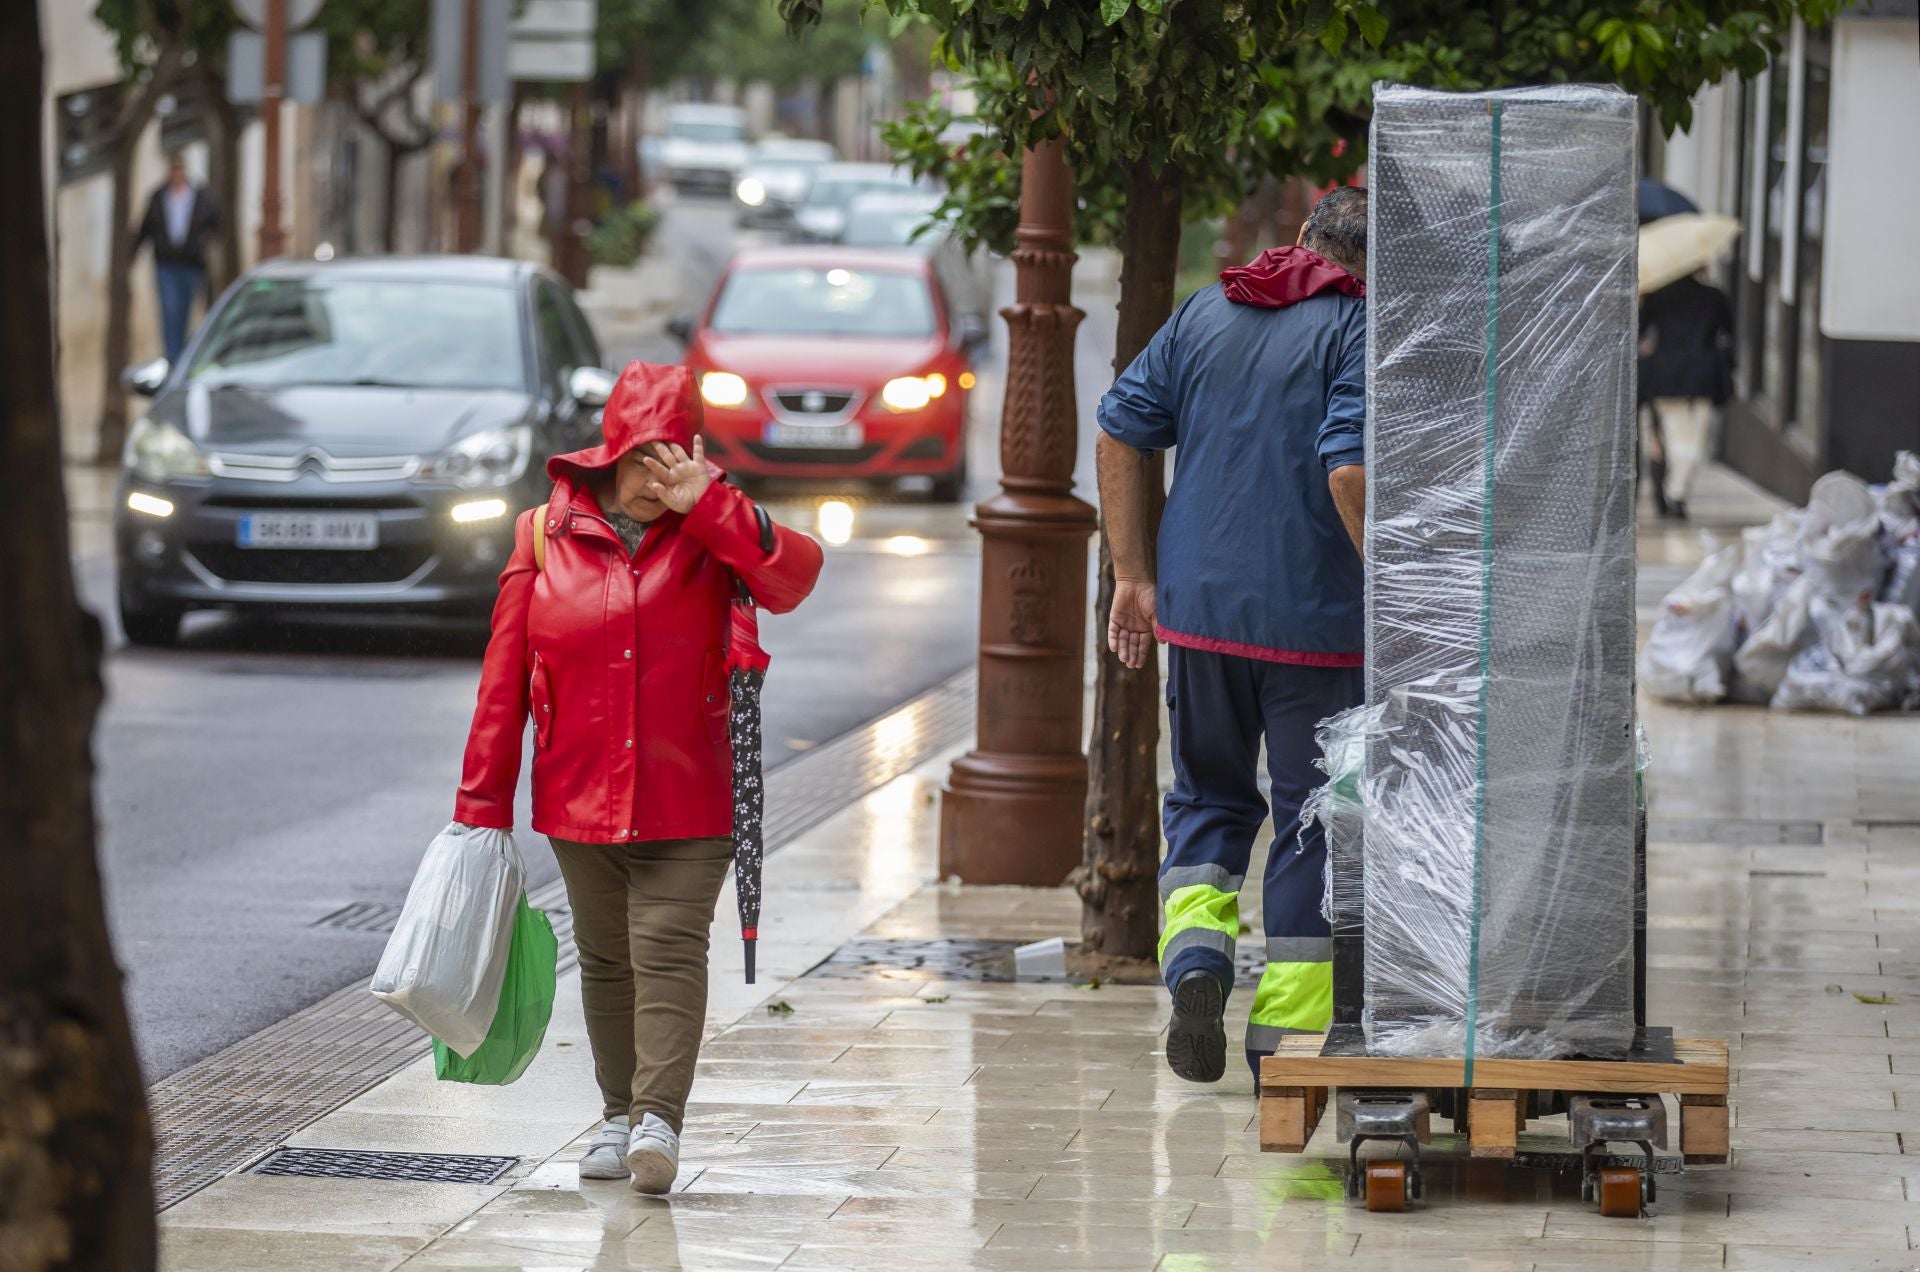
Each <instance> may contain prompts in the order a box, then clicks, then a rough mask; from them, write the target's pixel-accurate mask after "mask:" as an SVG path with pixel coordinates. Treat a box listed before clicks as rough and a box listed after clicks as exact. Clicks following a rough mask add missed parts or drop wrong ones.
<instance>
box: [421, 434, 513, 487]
mask: <svg viewBox="0 0 1920 1272" xmlns="http://www.w3.org/2000/svg"><path fill="white" fill-rule="evenodd" d="M532 454H533V428H532V426H530V425H527V424H515V425H513V426H512V427H510V428H502V429H495V430H494V431H492V432H490V433H475V434H474V435H473V436H472V437H463V438H461V439H460V440H459V441H457V442H455V443H454V444H453V445H452V446H450V447H448V448H447V449H446V450H444V451H442V452H441V453H440V454H438V455H434V456H431V457H429V458H428V459H426V460H423V461H422V462H421V464H420V479H421V480H422V481H446V482H452V483H453V484H454V485H456V486H464V487H467V488H469V489H472V488H474V487H479V486H505V485H508V484H509V483H511V482H514V481H517V480H519V478H520V475H521V474H522V473H524V472H526V471H527V460H528V459H529V458H531V457H532Z"/></svg>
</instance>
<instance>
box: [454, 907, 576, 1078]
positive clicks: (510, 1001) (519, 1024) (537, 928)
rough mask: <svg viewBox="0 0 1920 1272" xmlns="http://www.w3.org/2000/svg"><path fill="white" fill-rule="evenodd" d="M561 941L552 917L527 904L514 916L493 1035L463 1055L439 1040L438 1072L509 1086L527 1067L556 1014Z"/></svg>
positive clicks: (495, 1013)
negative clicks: (465, 1055) (554, 1008)
mask: <svg viewBox="0 0 1920 1272" xmlns="http://www.w3.org/2000/svg"><path fill="white" fill-rule="evenodd" d="M559 959H560V943H559V942H558V941H556V940H555V939H554V936H553V924H552V923H551V922H549V921H548V919H547V916H546V915H545V914H544V913H543V912H542V911H539V910H536V909H534V908H533V907H532V906H530V905H528V904H527V894H526V893H524V892H523V893H521V894H520V908H519V909H518V910H517V911H516V912H515V914H514V916H513V945H512V946H511V947H510V948H509V950H508V951H507V978H506V980H505V981H504V982H502V983H501V986H500V1006H499V1007H498V1008H497V1009H496V1010H495V1011H494V1014H493V1025H492V1026H491V1027H490V1028H489V1029H488V1030H487V1040H486V1041H485V1042H483V1043H481V1044H480V1046H479V1047H478V1048H477V1049H476V1050H475V1051H474V1053H473V1054H472V1055H470V1056H467V1057H465V1058H462V1057H461V1056H460V1055H459V1054H458V1053H457V1052H454V1051H451V1050H449V1049H448V1047H447V1044H446V1043H444V1042H441V1041H440V1040H439V1039H435V1040H434V1043H433V1076H435V1077H436V1078H439V1079H440V1080H441V1081H443V1082H474V1083H478V1084H480V1085H481V1086H505V1085H506V1084H507V1083H509V1082H512V1081H513V1080H514V1079H515V1078H518V1077H519V1076H520V1075H521V1074H523V1073H525V1072H526V1071H527V1066H528V1065H529V1064H532V1063H533V1058H534V1056H536V1055H538V1054H539V1052H540V1043H541V1041H542V1040H543V1039H545V1038H546V1036H547V1021H548V1020H549V1019H550V1018H551V1017H552V1016H553V987H554V981H555V979H556V976H555V967H556V965H557V964H558V962H559Z"/></svg>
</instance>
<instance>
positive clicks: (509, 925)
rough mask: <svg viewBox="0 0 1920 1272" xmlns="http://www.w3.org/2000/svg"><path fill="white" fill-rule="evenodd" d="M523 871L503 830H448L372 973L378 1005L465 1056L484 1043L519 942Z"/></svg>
mask: <svg viewBox="0 0 1920 1272" xmlns="http://www.w3.org/2000/svg"><path fill="white" fill-rule="evenodd" d="M526 874H527V871H526V866H525V864H524V863H522V861H521V860H520V849H519V848H518V847H517V846H516V845H515V844H514V842H513V836H512V835H511V834H509V833H508V832H506V831H504V830H489V829H487V828H485V827H469V826H461V825H459V824H458V823H455V824H453V825H449V826H448V827H447V828H446V829H445V830H443V831H441V832H440V833H439V834H438V835H437V836H435V837H434V840H433V842H432V843H431V844H429V845H427V855H426V856H425V857H423V858H421V860H420V869H419V870H417V871H415V872H414V876H413V886H411V887H410V888H408V889H407V902H406V904H405V905H404V906H403V907H401V910H400V919H399V922H398V923H397V924H396V925H395V926H394V929H393V935H392V936H391V937H389V938H388V939H387V948H386V952H385V953H383V954H381V956H380V966H379V968H378V969H376V970H375V971H374V973H373V985H372V989H373V996H374V997H375V998H378V999H379V1000H380V1001H381V1002H383V1003H385V1004H386V1005H387V1006H389V1007H391V1008H393V1009H394V1010H395V1011H397V1012H399V1013H400V1014H401V1015H402V1016H405V1017H406V1018H407V1019H408V1020H411V1021H413V1022H414V1023H415V1024H417V1025H419V1026H420V1027H421V1028H422V1029H424V1030H426V1031H427V1032H428V1033H430V1034H432V1035H433V1036H434V1037H435V1038H438V1039H439V1040H440V1041H441V1042H444V1043H445V1044H447V1047H448V1049H449V1050H451V1051H454V1052H456V1053H457V1054H459V1055H460V1056H461V1057H463V1058H464V1057H466V1056H470V1055H472V1054H473V1052H474V1050H475V1049H476V1048H478V1047H479V1046H480V1044H481V1043H482V1042H485V1041H486V1038H487V1030H488V1028H489V1027H491V1026H492V1024H493V1013H494V1010H495V1008H497V1007H498V1006H499V1005H500V982H501V981H502V980H503V979H504V978H505V977H506V973H507V950H508V947H509V946H511V945H512V943H513V914H514V906H515V905H516V903H518V901H519V900H520V892H521V889H522V888H524V887H525V885H526Z"/></svg>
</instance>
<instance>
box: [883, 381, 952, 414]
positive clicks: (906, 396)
mask: <svg viewBox="0 0 1920 1272" xmlns="http://www.w3.org/2000/svg"><path fill="white" fill-rule="evenodd" d="M946 391H947V378H946V377H945V376H943V375H940V374H938V373H937V372H936V373H935V374H933V375H903V376H900V377H899V378H897V379H893V380H888V381H887V383H886V385H885V386H884V387H883V388H882V389H881V390H880V401H881V404H882V405H884V406H885V407H886V408H887V409H888V410H889V411H918V410H920V409H921V408H922V407H924V406H926V404H927V403H929V402H931V401H933V399H935V398H937V397H939V396H940V395H941V394H942V393H945V392H946Z"/></svg>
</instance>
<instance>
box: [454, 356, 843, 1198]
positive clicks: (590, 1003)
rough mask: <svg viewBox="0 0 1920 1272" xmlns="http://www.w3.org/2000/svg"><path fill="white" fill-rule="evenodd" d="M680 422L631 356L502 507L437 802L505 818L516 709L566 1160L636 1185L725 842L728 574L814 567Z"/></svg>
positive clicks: (662, 1121) (766, 596) (666, 1174)
mask: <svg viewBox="0 0 1920 1272" xmlns="http://www.w3.org/2000/svg"><path fill="white" fill-rule="evenodd" d="M698 424H699V397H698V395H697V393H696V392H695V388H694V383H693V378H692V376H691V375H690V374H689V373H688V372H687V370H686V368H684V367H667V366H653V365H650V364H648V363H644V362H634V363H630V364H628V366H627V368H626V370H625V371H623V372H621V374H620V379H619V382H618V383H617V384H616V385H615V387H614V390H613V395H612V396H611V397H610V398H609V399H608V401H607V407H606V413H605V422H604V426H603V431H604V433H605V436H606V442H605V444H604V445H602V446H598V447H595V448H593V449H591V450H584V451H578V452H576V453H574V454H571V455H560V456H556V457H555V458H554V459H552V460H551V461H549V463H548V464H547V472H548V475H549V476H551V477H552V478H553V480H554V488H553V497H552V500H551V501H550V502H549V503H548V504H547V505H546V506H545V507H544V508H535V509H533V510H532V511H530V512H527V513H525V514H523V515H522V516H521V517H520V520H519V523H518V524H517V525H516V526H515V532H514V551H513V557H512V559H511V560H510V561H509V562H508V563H507V568H506V571H505V572H504V573H503V574H502V575H501V576H500V600H499V602H498V604H496V605H495V607H494V611H493V637H492V639H491V640H490V641H489V642H488V645H487V653H486V660H485V663H484V664H483V666H482V668H481V673H480V697H479V706H478V708H477V709H476V710H475V712H474V717H473V729H472V732H471V733H470V734H469V736H468V739H467V753H466V763H465V769H464V773H463V776H462V779H461V783H460V795H459V799H458V801H457V803H456V805H455V810H454V819H455V820H456V821H459V822H462V823H465V824H466V825H469V826H492V827H499V828H502V829H506V828H510V827H511V826H512V825H513V796H514V788H515V786H516V784H517V783H518V780H519V775H520V755H521V747H522V745H523V737H524V734H525V728H526V721H527V718H528V716H529V715H531V717H532V718H533V725H534V729H533V733H534V750H533V828H534V829H535V830H536V831H538V832H540V833H541V834H544V835H547V836H548V837H549V838H551V839H552V841H553V850H554V855H555V856H556V857H557V858H559V861H560V873H561V876H562V877H563V878H564V879H565V881H566V888H567V900H568V903H569V904H570V905H571V906H572V908H573V924H574V940H575V943H576V944H577V945H578V946H579V949H580V981H581V984H580V992H581V997H582V999H583V1000H584V1005H585V1013H586V1022H587V1035H588V1038H589V1041H590V1042H591V1043H592V1047H593V1061H594V1073H595V1076H596V1078H597V1079H598V1082H599V1085H600V1090H601V1095H602V1097H603V1099H604V1102H605V1117H606V1125H605V1126H604V1127H603V1128H602V1129H601V1131H600V1134H599V1135H598V1136H597V1137H596V1139H595V1140H594V1143H593V1146H592V1148H591V1149H590V1150H589V1152H588V1153H587V1155H586V1157H585V1158H584V1159H582V1161H581V1165H580V1174H581V1176H582V1177H583V1178H589V1179H619V1178H625V1177H626V1176H628V1175H629V1174H631V1175H632V1178H633V1186H634V1188H636V1189H638V1190H640V1191H643V1192H665V1191H666V1190H667V1189H668V1188H669V1187H670V1186H671V1185H672V1183H673V1178H674V1175H675V1174H676V1173H677V1170H678V1162H679V1132H680V1126H681V1120H682V1118H683V1116H684V1114H685V1111H686V1101H687V1092H688V1089H689V1088H690V1087H691V1086H692V1083H693V1071H694V1063H695V1061H696V1060H697V1059H698V1057H699V1051H700V1035H701V1030H702V1028H703V1027H704V1025H705V1023H706V1002H707V932H708V928H709V926H710V925H711V923H712V920H713V909H714V902H715V900H716V899H717V898H718V896H719V893H720V886H721V884H722V882H724V880H725V878H726V871H727V863H728V860H729V858H730V855H731V852H732V843H731V840H730V838H729V836H730V834H731V833H732V829H733V796H732V750H731V745H730V743H729V741H728V730H727V707H728V691H727V669H728V664H729V659H730V657H734V658H738V657H742V656H746V655H755V654H757V653H758V651H757V650H751V651H747V650H741V649H738V648H730V644H736V643H738V642H736V641H735V638H734V636H733V624H732V621H731V620H732V613H733V610H734V605H733V602H734V599H735V598H736V597H737V596H738V595H739V594H740V589H741V587H742V586H743V585H744V587H745V589H746V591H747V592H748V593H750V594H751V596H752V598H753V600H754V602H755V603H756V604H757V605H759V606H760V607H761V608H764V609H766V610H769V611H771V612H773V613H776V614H779V613H785V612H787V611H788V610H791V609H793V608H794V607H795V606H796V605H798V604H799V603H800V602H801V601H802V600H804V599H805V598H806V596H807V594H808V593H809V592H811V591H812V590H813V585H814V581H815V579H816V578H818V577H819V573H820V566H821V552H820V547H819V545H818V544H816V543H815V542H814V541H813V540H812V539H809V538H808V537H806V536H805V535H803V534H797V533H795V532H793V531H791V530H786V529H783V528H780V527H778V526H775V525H773V523H772V522H771V521H770V520H769V519H767V517H766V514H765V513H764V512H763V511H761V510H760V509H759V508H758V507H757V506H756V505H755V504H753V503H752V501H750V500H749V499H747V497H746V496H745V495H743V494H741V493H740V491H739V490H737V489H735V488H734V487H732V486H730V485H728V484H726V482H725V480H724V476H725V475H724V474H723V473H722V472H721V471H720V470H719V469H718V468H715V467H713V466H711V465H709V464H708V463H707V462H706V459H705V455H704V452H703V449H702V446H701V443H700V440H699V438H698V437H697V436H696V433H697V431H698ZM536 520H537V521H538V524H537V525H536ZM536 531H538V533H537V534H536ZM536 538H538V539H540V540H542V542H541V543H540V544H539V545H538V546H539V547H540V548H541V551H540V552H539V553H538V554H536V550H535V549H536ZM536 555H538V556H539V557H541V558H543V562H542V561H536Z"/></svg>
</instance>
